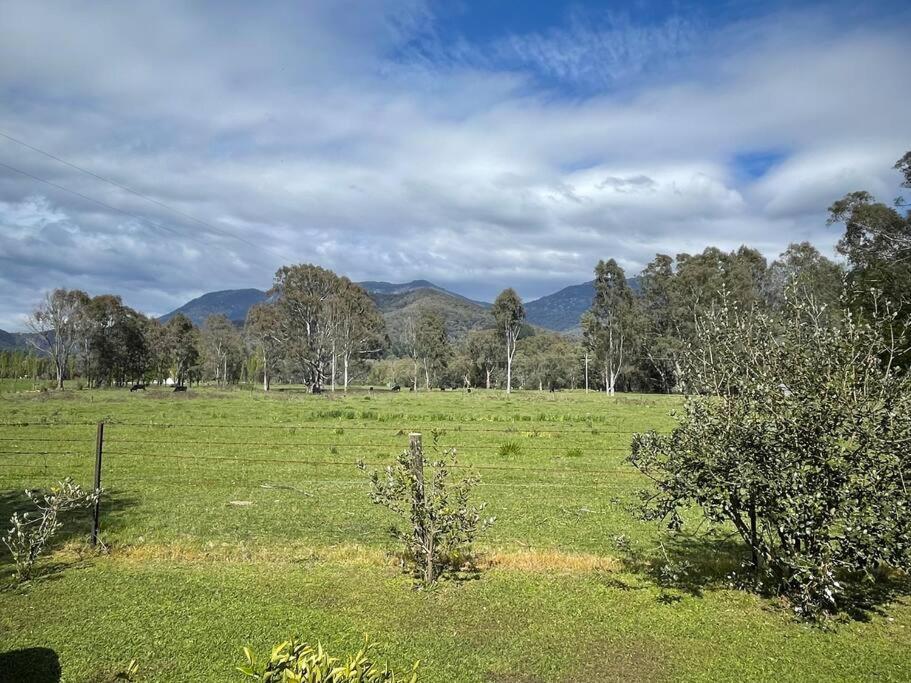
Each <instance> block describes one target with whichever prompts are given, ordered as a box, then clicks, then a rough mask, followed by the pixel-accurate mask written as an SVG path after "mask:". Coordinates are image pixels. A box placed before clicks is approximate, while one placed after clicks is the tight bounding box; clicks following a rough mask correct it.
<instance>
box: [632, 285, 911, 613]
mask: <svg viewBox="0 0 911 683" xmlns="http://www.w3.org/2000/svg"><path fill="white" fill-rule="evenodd" d="M874 310H875V314H874V315H873V316H872V319H870V320H868V321H859V320H857V319H855V318H853V317H852V316H851V315H850V314H846V316H845V319H844V320H842V321H841V322H839V323H837V324H833V323H832V322H831V318H830V317H829V316H826V315H823V313H824V311H821V310H820V309H819V307H816V306H814V305H812V302H810V303H808V302H798V301H793V300H792V301H789V302H788V304H787V306H786V308H785V312H784V313H783V314H782V315H781V316H780V317H774V316H770V315H766V314H762V313H758V312H755V311H752V310H749V311H747V310H739V309H737V308H733V307H727V306H722V307H721V308H719V309H717V310H715V311H713V312H712V313H710V314H709V315H708V316H706V317H705V319H703V320H702V321H701V322H700V337H701V339H700V345H699V347H698V348H693V349H691V350H690V352H689V354H688V356H687V358H686V367H685V370H686V374H685V379H686V381H687V383H688V389H689V390H690V391H692V392H693V393H692V395H690V396H689V397H688V398H687V401H686V407H685V411H684V413H683V415H682V416H680V418H679V420H680V423H679V425H678V426H677V427H676V428H675V429H674V430H673V432H672V433H671V434H668V435H659V434H656V433H654V432H649V433H646V434H637V435H636V436H635V437H634V439H633V444H632V454H631V456H630V460H631V462H632V464H633V465H635V466H636V467H637V468H639V469H640V470H641V471H642V472H643V473H645V474H646V475H647V476H648V477H649V478H650V479H652V481H653V482H654V488H652V489H650V490H648V491H644V492H643V501H644V505H643V508H642V511H643V513H644V516H645V517H646V518H647V519H662V520H665V521H667V522H668V523H669V526H670V527H671V528H672V529H675V530H676V529H679V528H680V527H681V526H682V525H683V516H682V511H683V510H684V509H685V508H687V507H688V506H690V505H692V504H695V505H698V506H699V507H700V508H701V510H702V512H703V514H704V516H705V517H706V518H708V519H709V520H710V521H712V522H717V523H728V524H730V525H732V526H733V528H734V529H736V531H737V533H738V534H739V535H740V537H741V538H742V539H743V541H744V543H746V545H747V546H748V547H749V549H750V551H751V562H750V565H751V570H752V571H751V574H752V577H751V581H752V583H753V584H754V585H756V586H757V587H760V588H762V589H765V590H771V591H774V592H777V593H781V594H784V595H786V596H788V597H789V598H790V599H791V600H792V602H793V604H794V607H795V610H796V611H797V612H798V614H800V615H802V616H805V617H811V618H814V617H818V616H821V615H823V614H824V613H825V612H827V611H833V610H835V609H837V608H839V607H840V606H841V604H842V602H843V599H844V598H846V597H848V596H847V595H846V593H847V592H849V591H850V586H851V582H852V581H854V580H856V579H858V578H863V579H867V580H870V581H872V580H875V578H876V577H877V576H878V575H880V573H881V570H882V568H883V567H884V566H885V567H892V568H898V569H902V570H908V569H911V496H909V490H908V488H907V487H908V485H909V484H911V450H909V444H911V376H909V374H908V372H907V371H906V370H904V369H902V368H901V367H899V366H898V364H897V363H896V359H898V358H899V357H900V356H901V355H902V354H904V353H905V351H906V350H905V349H903V348H901V346H900V344H899V343H898V342H897V341H895V340H899V339H903V338H907V337H906V332H907V327H908V323H907V321H900V320H898V319H897V317H896V316H895V314H894V313H893V312H892V311H891V309H890V307H888V306H885V305H882V304H881V303H880V304H879V305H878V306H876V307H875V309H874ZM883 330H890V331H896V334H894V335H892V334H890V335H886V336H884V335H883V334H882V331H883Z"/></svg>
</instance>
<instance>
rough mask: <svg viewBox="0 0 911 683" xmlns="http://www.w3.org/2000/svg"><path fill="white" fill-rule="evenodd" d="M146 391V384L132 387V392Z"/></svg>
mask: <svg viewBox="0 0 911 683" xmlns="http://www.w3.org/2000/svg"><path fill="white" fill-rule="evenodd" d="M145 390H146V385H145V384H134V385H133V386H131V387H130V391H145Z"/></svg>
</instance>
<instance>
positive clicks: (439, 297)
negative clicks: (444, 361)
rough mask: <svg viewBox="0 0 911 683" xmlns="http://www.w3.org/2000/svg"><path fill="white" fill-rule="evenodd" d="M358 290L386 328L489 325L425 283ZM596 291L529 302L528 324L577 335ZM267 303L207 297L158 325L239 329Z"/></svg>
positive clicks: (576, 290)
mask: <svg viewBox="0 0 911 683" xmlns="http://www.w3.org/2000/svg"><path fill="white" fill-rule="evenodd" d="M357 284H359V285H360V286H361V287H363V288H364V289H365V290H366V291H367V293H368V294H369V295H370V297H371V298H372V299H373V300H374V302H375V303H376V305H377V308H379V310H380V312H381V313H382V314H383V316H384V317H385V318H386V319H387V322H388V323H390V328H393V327H397V325H396V323H398V322H399V321H401V320H404V319H405V318H407V317H408V316H409V314H410V313H412V312H414V311H415V310H417V309H419V308H423V307H427V306H429V307H431V308H434V309H436V310H439V311H440V312H441V313H442V314H443V317H444V318H445V319H446V322H447V327H448V328H449V331H450V333H451V334H453V336H461V334H463V333H464V332H466V331H467V330H469V329H473V328H479V327H487V326H489V325H490V324H491V323H492V322H493V318H492V317H491V315H490V307H491V304H490V303H488V302H485V301H476V300H474V299H469V298H468V297H465V296H462V295H461V294H457V293H456V292H453V291H450V290H448V289H445V288H443V287H440V286H438V285H435V284H434V283H432V282H429V281H427V280H413V281H411V282H401V283H395V282H377V281H372V280H368V281H365V282H359V283H357ZM594 291H595V290H594V283H593V282H585V283H582V284H580V285H572V286H570V287H565V288H563V289H561V290H560V291H558V292H554V293H553V294H548V295H547V296H544V297H541V298H540V299H536V300H534V301H529V302H528V303H526V304H525V312H526V319H527V321H528V322H529V323H530V324H531V325H534V326H536V327H541V328H544V329H547V330H553V331H556V332H573V331H576V330H578V328H579V319H580V318H581V316H582V314H583V313H584V312H585V311H587V310H588V309H589V307H590V306H591V303H592V297H593V296H594ZM266 298H267V295H266V292H264V291H262V290H259V289H228V290H222V291H218V292H209V293H208V294H203V295H202V296H200V297H197V298H195V299H193V300H192V301H188V302H187V303H185V304H184V305H183V306H181V307H179V308H176V309H174V310H173V311H171V312H170V313H167V314H165V315H163V316H161V318H159V320H161V321H162V322H167V321H168V320H170V319H171V318H172V317H174V316H175V315H176V314H178V313H183V314H184V315H185V316H187V317H188V318H190V320H192V321H193V322H194V323H195V324H197V325H201V324H202V323H203V322H204V321H205V319H206V318H207V317H208V316H210V315H214V314H223V315H226V316H227V317H228V318H229V319H230V320H233V321H235V322H238V323H241V322H243V320H244V319H245V318H246V316H247V311H248V310H249V309H250V307H251V306H254V305H255V304H258V303H261V302H263V301H265V300H266Z"/></svg>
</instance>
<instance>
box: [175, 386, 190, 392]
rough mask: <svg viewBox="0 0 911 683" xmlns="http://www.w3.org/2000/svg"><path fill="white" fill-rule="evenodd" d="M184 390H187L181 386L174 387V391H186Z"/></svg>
mask: <svg viewBox="0 0 911 683" xmlns="http://www.w3.org/2000/svg"><path fill="white" fill-rule="evenodd" d="M186 390H187V388H186V387H185V386H183V385H178V386H176V387H174V391H186Z"/></svg>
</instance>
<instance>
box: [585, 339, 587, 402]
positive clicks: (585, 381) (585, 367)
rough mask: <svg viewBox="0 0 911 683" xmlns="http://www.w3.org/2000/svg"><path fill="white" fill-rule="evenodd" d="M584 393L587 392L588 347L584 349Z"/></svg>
mask: <svg viewBox="0 0 911 683" xmlns="http://www.w3.org/2000/svg"><path fill="white" fill-rule="evenodd" d="M585 393H586V394H587V393H588V349H586V350H585Z"/></svg>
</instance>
